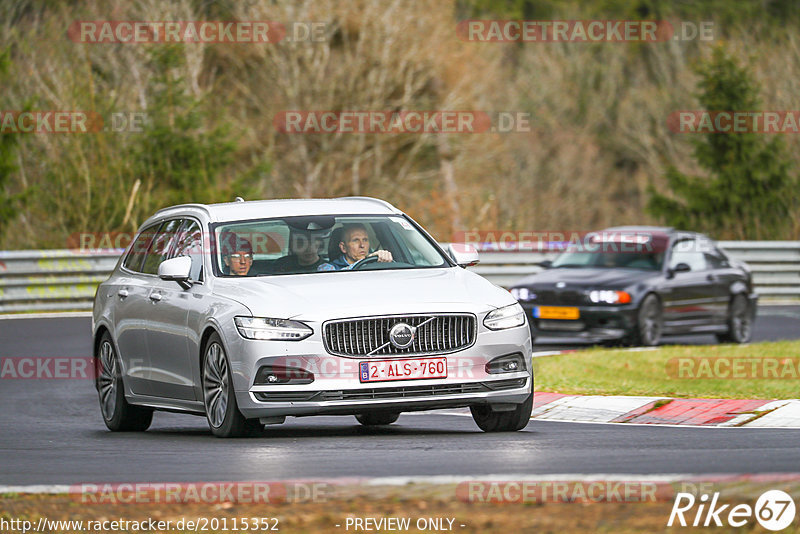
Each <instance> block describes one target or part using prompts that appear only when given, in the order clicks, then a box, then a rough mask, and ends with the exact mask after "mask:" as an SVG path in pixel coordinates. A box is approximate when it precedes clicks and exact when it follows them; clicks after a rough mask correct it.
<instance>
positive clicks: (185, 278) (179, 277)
mask: <svg viewBox="0 0 800 534" xmlns="http://www.w3.org/2000/svg"><path fill="white" fill-rule="evenodd" d="M191 271H192V258H190V257H189V256H180V257H178V258H171V259H168V260H166V261H163V262H161V265H159V266H158V277H159V278H161V279H162V280H171V281H173V282H178V284H180V286H181V287H182V288H184V289H189V288H190V287H192V281H191V279H190V278H189V274H190V273H191Z"/></svg>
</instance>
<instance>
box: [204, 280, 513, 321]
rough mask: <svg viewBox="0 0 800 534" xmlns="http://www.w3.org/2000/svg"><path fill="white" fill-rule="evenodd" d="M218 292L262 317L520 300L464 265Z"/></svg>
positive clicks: (224, 286) (442, 308) (229, 286)
mask: <svg viewBox="0 0 800 534" xmlns="http://www.w3.org/2000/svg"><path fill="white" fill-rule="evenodd" d="M214 292H215V293H217V294H219V295H221V296H225V297H227V298H230V299H233V300H236V301H238V302H240V303H241V304H243V305H245V306H247V307H248V308H249V309H250V311H251V312H252V313H253V315H254V316H256V317H278V318H284V319H288V318H296V319H303V320H312V321H313V320H327V319H331V318H338V317H359V316H366V315H383V314H386V315H389V314H403V313H430V312H455V311H460V312H464V311H470V312H472V313H480V312H485V311H489V310H491V309H494V308H499V307H502V306H507V305H510V304H514V303H515V302H516V301H515V300H514V298H513V297H512V296H511V294H510V293H509V292H508V291H506V290H505V289H502V288H500V287H498V286H495V285H493V284H492V283H491V282H489V281H487V280H486V279H485V278H482V277H481V276H478V275H477V274H475V273H472V272H469V271H466V270H464V269H462V268H459V267H453V268H444V269H413V270H410V269H409V270H381V271H360V272H334V273H313V274H301V275H282V276H272V277H270V276H263V277H252V278H244V279H234V278H218V279H217V280H216V281H215V285H214Z"/></svg>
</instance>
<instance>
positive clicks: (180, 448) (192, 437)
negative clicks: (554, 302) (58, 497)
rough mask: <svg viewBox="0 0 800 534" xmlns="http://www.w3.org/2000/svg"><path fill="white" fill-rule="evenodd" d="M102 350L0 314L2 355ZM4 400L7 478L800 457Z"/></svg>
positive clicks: (771, 468)
mask: <svg viewBox="0 0 800 534" xmlns="http://www.w3.org/2000/svg"><path fill="white" fill-rule="evenodd" d="M761 312H762V313H761V314H760V316H759V319H758V321H757V324H756V340H765V339H781V338H788V337H795V338H796V337H800V309H798V308H797V307H779V308H778V307H776V308H763V309H762V310H761ZM669 341H670V342H673V341H675V340H669ZM677 341H679V342H687V341H689V342H691V341H693V340H692V339H690V338H686V339H678V340H677ZM699 341H702V339H699ZM709 341H710V340H709ZM542 348H543V349H549V348H550V347H542ZM89 353H90V340H89V319H87V318H58V319H26V320H17V319H14V320H0V356H3V357H4V356H54V355H56V356H86V355H88V354H89ZM0 406H1V407H2V409H0V485H17V484H70V483H77V482H121V481H125V482H134V481H140V482H145V481H147V482H157V481H198V480H208V481H211V480H226V481H232V480H277V479H286V478H317V479H319V478H327V477H384V476H427V475H488V474H505V475H521V474H527V475H535V474H672V473H680V474H711V473H742V472H748V473H782V472H797V470H798V467H797V466H799V465H800V448H798V447H797V445H796V444H797V440H798V438H800V430H779V429H742V428H739V429H724V428H723V429H711V428H672V427H647V426H626V425H596V424H579V423H557V422H548V421H532V422H531V423H530V424H529V425H528V427H527V428H526V429H525V430H524V431H522V432H518V433H513V434H484V433H482V432H480V431H479V430H478V428H477V427H476V426H475V424H474V423H473V421H472V419H471V418H470V417H464V416H460V415H455V414H447V413H445V414H442V413H421V414H404V415H402V416H401V417H400V420H399V421H398V422H397V423H396V424H395V425H393V426H391V427H389V428H386V429H379V430H375V429H367V428H364V427H362V426H360V425H358V424H357V423H356V422H355V419H354V418H352V417H319V418H304V419H293V418H289V419H288V420H287V423H286V424H284V425H281V426H270V427H267V430H265V432H264V433H263V434H262V435H260V436H258V437H254V438H248V439H240V440H220V439H216V438H214V437H212V436H211V434H210V432H209V431H208V427H207V425H206V422H205V419H203V418H200V417H193V416H188V415H178V414H168V413H157V414H156V416H155V418H154V421H153V426H152V427H151V429H150V430H149V431H148V432H146V433H141V434H117V433H111V432H108V431H106V429H105V426H104V425H103V422H102V419H101V417H100V411H99V407H98V405H97V397H96V393H95V391H94V389H93V385H92V382H91V381H90V380H56V379H49V380H22V379H17V380H12V379H2V380H0Z"/></svg>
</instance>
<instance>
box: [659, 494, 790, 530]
mask: <svg viewBox="0 0 800 534" xmlns="http://www.w3.org/2000/svg"><path fill="white" fill-rule="evenodd" d="M684 514H685V515H684ZM794 516H795V505H794V500H793V499H792V497H791V496H789V494H788V493H786V492H783V491H781V490H769V491H765V492H764V493H762V494H761V496H760V497H759V498H758V500H757V501H756V505H755V507H751V506H750V505H749V504H737V505H736V506H733V507H731V505H730V504H720V503H719V492H716V493H714V494H713V495H712V496H711V498H710V502H709V496H708V494H706V493H704V494H702V495H700V497H699V498H696V497H695V496H694V495H692V494H691V493H682V492H681V493H678V494H677V495H676V496H675V503H674V504H673V505H672V512H670V514H669V521H667V526H668V527H671V526H672V525H673V523H674V522H675V520H676V519H677V521H678V524H679V525H680V526H682V527H685V526H689V525H690V523H689V521H691V526H693V527H699V526H703V527H709V526H715V527H721V526H724V525H729V526H732V527H742V526H744V525H746V524H748V523H750V522H751V521H752V520H753V519H755V520H756V521H757V522H758V524H759V525H761V526H762V527H763V528H765V529H767V530H772V531H778V530H783V529H785V528H786V527H788V526H789V525H791V524H792V522H793V521H794ZM687 518H688V519H687Z"/></svg>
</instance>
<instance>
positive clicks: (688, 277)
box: [511, 226, 758, 345]
mask: <svg viewBox="0 0 800 534" xmlns="http://www.w3.org/2000/svg"><path fill="white" fill-rule="evenodd" d="M541 265H542V266H543V267H545V270H543V271H542V272H539V273H536V274H533V275H531V276H528V277H526V278H524V279H522V280H520V281H519V282H517V283H516V284H514V286H513V287H512V288H511V293H512V294H513V295H514V297H515V298H516V299H517V300H518V301H519V303H520V304H521V305H522V307H523V308H524V309H525V311H526V313H527V314H528V318H529V322H530V325H531V333H532V335H533V336H534V337H535V336H558V337H572V338H582V339H586V340H590V341H595V342H609V341H613V342H619V341H622V342H623V343H626V344H631V345H657V344H658V342H659V340H660V339H661V336H662V335H672V334H699V333H713V334H716V336H717V339H718V340H719V341H721V342H732V343H745V342H747V341H749V340H750V336H751V334H752V329H753V320H754V318H755V312H756V304H757V301H758V295H756V294H755V292H754V291H753V279H752V276H751V274H750V270H749V269H748V267H747V265H746V264H744V263H743V262H741V261H737V260H734V259H732V258H730V257H728V255H726V254H725V252H723V251H722V250H720V249H719V247H718V246H717V245H716V243H714V242H713V241H712V240H711V239H709V238H708V237H706V236H704V235H701V234H697V233H694V232H684V231H677V230H674V229H672V228H656V227H650V226H628V227H615V228H608V229H606V230H602V231H600V232H592V233H590V234H587V236H585V238H583V239H581V240H580V241H577V240H576V241H575V242H573V243H571V244H569V245H568V246H567V247H566V249H565V250H564V252H563V253H561V254H560V255H559V256H558V257H557V258H556V259H555V260H554V261H552V262H549V261H547V262H542V264H541Z"/></svg>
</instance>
